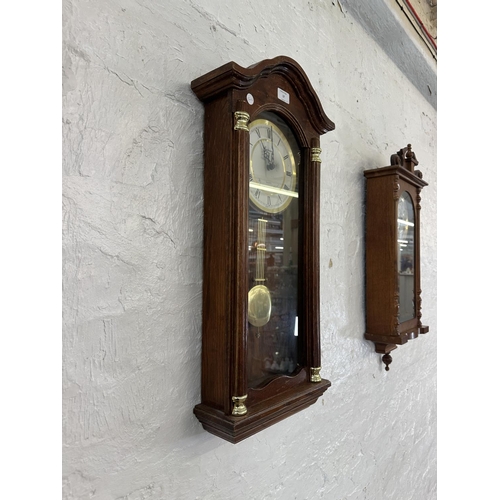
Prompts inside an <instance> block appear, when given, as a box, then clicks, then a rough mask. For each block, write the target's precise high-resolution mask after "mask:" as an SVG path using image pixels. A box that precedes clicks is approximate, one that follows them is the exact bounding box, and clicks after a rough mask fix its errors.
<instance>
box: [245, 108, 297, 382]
mask: <svg viewBox="0 0 500 500" xmlns="http://www.w3.org/2000/svg"><path fill="white" fill-rule="evenodd" d="M249 128H250V172H249V200H250V201H249V218H248V262H249V267H248V284H249V293H248V337H247V348H248V350H247V353H248V354H247V376H248V386H249V388H256V387H259V386H263V385H265V384H266V383H267V382H269V381H270V380H272V379H273V378H275V377H277V376H281V375H291V374H293V373H294V372H295V370H296V368H297V363H298V353H297V347H298V342H297V339H298V335H299V332H298V270H299V269H298V266H299V224H300V221H299V202H300V200H299V173H300V149H299V147H298V145H297V141H296V140H295V138H294V135H293V133H292V131H291V129H290V128H289V127H288V126H287V125H286V123H285V122H284V121H283V120H282V119H280V118H279V117H278V116H277V115H275V114H273V113H262V114H261V115H260V116H259V117H258V119H256V120H254V121H253V122H252V123H250V124H249Z"/></svg>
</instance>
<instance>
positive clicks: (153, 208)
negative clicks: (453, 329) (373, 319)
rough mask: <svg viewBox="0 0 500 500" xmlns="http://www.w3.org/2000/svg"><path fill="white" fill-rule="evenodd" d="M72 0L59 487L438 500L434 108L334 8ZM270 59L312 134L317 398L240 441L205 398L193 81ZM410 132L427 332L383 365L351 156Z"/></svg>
mask: <svg viewBox="0 0 500 500" xmlns="http://www.w3.org/2000/svg"><path fill="white" fill-rule="evenodd" d="M334 3H335V5H333V2H331V1H320V0H316V1H309V2H307V1H305V0H296V1H295V2H285V1H281V2H279V1H273V2H270V1H268V0H252V1H250V2H249V1H246V0H245V1H243V0H225V1H224V0H210V1H203V0H185V1H182V0H121V1H118V0H88V1H85V0H65V2H64V21H63V40H64V52H63V62H64V74H63V82H64V85H63V93H64V98H63V106H64V110H63V112H64V115H63V133H64V143H63V144H64V151H63V153H64V185H63V194H64V254H63V255H64V270H63V276H64V304H63V313H64V317H63V324H64V362H63V369H64V373H63V378H64V383H63V441H64V449H63V459H64V464H63V474H64V477H63V498H64V500H77V499H78V500H84V499H95V500H146V499H147V500H160V499H165V500H170V499H174V500H177V499H179V500H180V499H186V500H195V499H203V500H215V499H230V498H243V499H245V500H247V499H256V500H265V499H273V500H274V499H283V500H284V499H287V500H288V499H297V500H305V499H311V500H313V499H319V498H324V499H328V500H343V499H349V500H356V499H359V500H361V499H368V500H390V499H392V500H432V499H435V498H436V450H435V447H436V428H435V424H436V335H437V329H436V160H435V154H436V140H435V133H436V112H435V110H434V109H433V108H432V107H431V106H430V104H429V103H428V102H427V100H426V99H424V98H423V97H422V96H421V95H420V94H419V93H418V92H416V90H415V88H414V87H413V86H412V84H411V82H409V81H408V80H407V79H406V77H404V76H403V74H402V73H401V72H400V71H399V70H398V69H397V67H395V66H394V64H393V63H392V62H391V60H390V59H388V58H387V57H386V56H385V54H384V53H383V52H382V50H381V49H379V48H378V46H377V45H375V44H374V43H373V42H372V40H371V39H370V37H369V36H368V35H367V34H366V33H365V32H364V31H363V30H362V29H361V28H360V27H359V25H358V24H357V23H356V22H355V21H354V20H353V19H351V18H350V16H349V12H348V10H347V12H346V13H343V12H342V11H341V10H340V8H339V6H338V2H334ZM343 3H344V4H345V2H343ZM277 55H288V56H290V57H292V58H295V59H296V60H297V61H298V62H299V63H300V64H301V65H302V67H303V68H304V70H305V71H306V73H307V74H308V76H309V78H310V80H311V82H312V84H313V86H314V88H315V89H316V91H317V93H318V95H319V97H320V99H321V101H322V103H323V106H324V108H325V111H326V113H327V115H328V116H329V117H330V118H331V119H333V121H334V122H335V123H336V126H337V129H336V130H335V131H333V132H330V133H328V134H327V135H325V136H323V138H322V149H323V153H322V160H323V163H322V188H321V210H322V213H321V225H322V230H321V280H322V281H321V297H322V299H321V326H322V352H323V361H322V366H323V370H322V375H323V376H324V377H325V378H328V379H329V380H331V381H332V387H331V388H330V389H329V390H328V391H327V392H326V393H325V395H324V397H323V398H321V399H320V400H319V401H318V402H317V403H316V404H315V405H313V406H311V407H310V408H308V409H306V410H304V411H302V412H300V413H298V414H297V415H295V416H293V417H290V418H288V419H286V420H285V421H283V422H281V423H278V424H276V425H274V426H272V427H271V428H269V429H267V430H265V431H263V432H261V433H259V434H257V435H256V436H253V437H251V438H249V439H247V440H245V441H243V442H241V443H240V444H238V445H231V444H229V443H227V442H225V441H223V440H222V439H219V438H217V437H215V436H212V435H211V434H209V433H207V432H205V431H204V430H203V429H202V427H201V425H200V424H199V423H198V421H197V419H196V418H195V416H194V415H193V413H192V408H193V406H194V405H195V404H196V403H198V402H199V401H200V350H201V286H202V215H203V199H202V184H203V155H202V153H203V133H202V130H203V106H202V104H201V103H200V102H199V101H198V100H197V98H196V96H195V95H194V94H193V93H192V92H191V90H190V82H191V80H192V79H194V78H196V77H198V76H200V75H202V74H204V73H206V72H207V71H209V70H212V69H214V68H216V67H218V66H220V65H222V64H224V63H226V62H228V61H231V60H234V61H236V62H237V63H239V64H241V65H243V66H248V65H251V64H254V63H256V62H258V61H260V60H262V59H266V58H270V57H274V56H277ZM408 142H411V143H412V144H413V147H414V150H415V152H416V154H417V157H418V159H419V161H420V165H419V168H420V169H421V170H422V172H423V174H424V180H426V181H427V182H429V184H430V185H429V187H427V188H425V189H424V190H423V192H422V223H423V228H422V242H423V244H422V268H423V279H422V290H423V293H422V298H423V320H424V324H428V325H429V326H430V333H429V334H428V335H426V336H421V337H419V338H418V339H417V340H414V341H410V342H409V343H408V344H406V345H405V346H403V347H400V348H398V349H397V350H396V351H395V352H394V353H393V354H394V355H393V358H394V362H393V364H392V365H391V371H390V372H389V373H386V372H385V371H384V369H383V365H382V364H381V362H380V355H378V354H376V353H375V352H374V347H373V344H372V343H370V342H367V341H365V340H364V339H363V334H364V288H363V279H364V272H363V268H364V244H363V224H364V218H363V210H364V207H363V191H364V178H363V174H362V172H363V170H364V169H367V168H374V167H377V166H385V165H388V163H389V156H390V155H391V154H392V153H394V152H395V151H397V150H399V149H400V148H401V147H403V146H405V145H406V144H407V143H408Z"/></svg>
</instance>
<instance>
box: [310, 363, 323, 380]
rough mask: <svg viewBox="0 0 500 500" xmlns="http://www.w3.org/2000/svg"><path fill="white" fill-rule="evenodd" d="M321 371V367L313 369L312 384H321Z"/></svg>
mask: <svg viewBox="0 0 500 500" xmlns="http://www.w3.org/2000/svg"><path fill="white" fill-rule="evenodd" d="M320 370H321V366H320V367H318V368H311V382H321V376H320V374H319V372H320Z"/></svg>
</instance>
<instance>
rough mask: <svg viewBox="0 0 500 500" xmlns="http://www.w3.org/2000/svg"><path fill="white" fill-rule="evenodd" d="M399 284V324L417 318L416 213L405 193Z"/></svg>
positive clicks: (400, 209)
mask: <svg viewBox="0 0 500 500" xmlns="http://www.w3.org/2000/svg"><path fill="white" fill-rule="evenodd" d="M397 222H398V225H397V227H398V241H397V249H398V284H399V322H400V323H403V322H404V321H408V320H410V319H413V318H414V317H415V277H414V262H415V211H414V209H413V202H412V200H411V197H410V195H409V193H408V192H407V191H405V192H404V193H403V194H402V195H401V197H400V198H399V202H398V220H397Z"/></svg>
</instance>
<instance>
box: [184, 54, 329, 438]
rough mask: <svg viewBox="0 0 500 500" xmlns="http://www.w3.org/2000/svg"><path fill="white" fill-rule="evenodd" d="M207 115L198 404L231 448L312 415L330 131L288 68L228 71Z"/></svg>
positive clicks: (206, 95)
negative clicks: (323, 175)
mask: <svg viewBox="0 0 500 500" xmlns="http://www.w3.org/2000/svg"><path fill="white" fill-rule="evenodd" d="M191 88H192V89H193V91H194V92H195V94H196V95H197V96H198V98H199V99H200V100H201V101H202V102H203V104H204V106H205V129H204V130H205V131H204V142H205V154H204V243H203V245H204V265H203V314H202V318H203V327H202V384H201V399H202V401H201V403H200V404H198V405H196V407H195V408H194V413H195V415H196V416H197V418H198V419H199V420H200V422H201V423H202V425H203V427H204V428H205V429H206V430H207V431H209V432H211V433H213V434H215V435H217V436H219V437H221V438H223V439H226V440H228V441H230V442H231V443H237V442H238V441H241V440H242V439H245V438H247V437H249V436H251V435H252V434H255V433H256V432H259V431H260V430H262V429H264V428H266V427H268V426H270V425H272V424H274V423H276V422H278V421H280V420H282V419H284V418H286V417H288V416H290V415H292V414H294V413H296V412H298V411H299V410H302V409H304V408H306V407H307V406H309V405H311V404H313V403H314V402H315V401H316V400H317V399H318V397H319V396H321V394H323V393H324V391H325V390H326V389H327V388H328V387H329V386H330V382H329V381H328V380H325V379H322V378H321V375H320V369H321V357H320V331H319V324H320V322H319V220H320V217H319V195H320V190H319V182H320V162H321V159H320V152H321V149H320V147H319V146H320V141H319V137H320V135H322V134H324V133H325V132H328V131H329V130H333V129H334V127H335V125H334V123H333V122H332V121H331V120H330V119H329V118H328V117H327V116H326V115H325V113H324V111H323V108H322V106H321V103H320V101H319V99H318V96H317V95H316V93H315V91H314V90H313V88H312V86H311V84H310V82H309V79H308V78H307V76H306V74H305V73H304V71H303V69H302V68H301V67H300V66H299V64H298V63H297V62H295V61H294V60H293V59H290V58H288V57H284V56H281V57H277V58H275V59H270V60H265V61H262V62H260V63H258V64H256V65H254V66H251V67H249V68H243V67H241V66H239V65H238V64H236V63H234V62H230V63H228V64H226V65H224V66H222V67H220V68H218V69H216V70H214V71H211V72H210V73H208V74H206V75H204V76H201V77H200V78H197V79H196V80H194V81H193V82H192V83H191Z"/></svg>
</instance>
